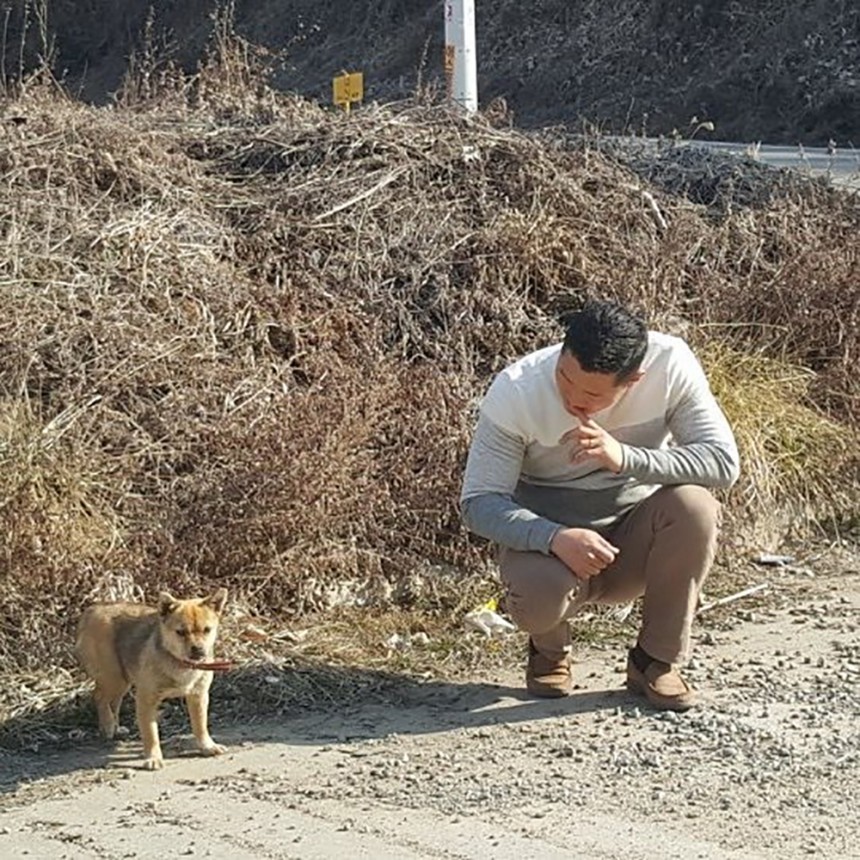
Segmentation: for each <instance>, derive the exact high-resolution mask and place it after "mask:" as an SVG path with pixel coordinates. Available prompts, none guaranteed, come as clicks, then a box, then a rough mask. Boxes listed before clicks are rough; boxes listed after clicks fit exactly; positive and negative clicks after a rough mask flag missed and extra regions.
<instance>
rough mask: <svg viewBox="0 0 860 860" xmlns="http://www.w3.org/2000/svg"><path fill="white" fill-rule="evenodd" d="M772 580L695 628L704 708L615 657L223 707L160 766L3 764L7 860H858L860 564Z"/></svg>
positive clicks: (119, 753) (604, 654) (88, 755)
mask: <svg viewBox="0 0 860 860" xmlns="http://www.w3.org/2000/svg"><path fill="white" fill-rule="evenodd" d="M763 579H767V580H769V581H770V583H771V586H770V588H769V589H768V591H767V595H768V596H767V597H766V598H765V597H764V596H763V595H756V596H754V597H750V598H745V599H741V600H738V601H736V602H734V603H732V604H729V605H726V606H723V607H720V608H719V609H715V610H713V612H711V613H706V614H705V615H703V616H702V618H701V620H700V622H699V623H698V624H697V627H696V636H697V648H696V656H695V658H694V661H693V663H692V665H691V667H690V669H689V676H690V678H691V680H692V681H693V683H694V684H695V686H697V688H698V689H699V690H700V691H701V695H702V706H701V707H700V708H699V709H697V710H695V711H692V712H690V713H688V714H685V715H680V716H679V715H673V714H658V713H654V712H651V711H649V710H648V709H647V708H645V707H643V705H642V702H641V701H639V700H638V699H636V698H634V697H632V696H631V695H630V694H628V693H627V692H625V691H624V690H623V688H622V679H623V674H622V671H623V657H624V655H623V651H622V650H621V649H618V648H614V647H610V646H602V647H600V646H592V647H590V648H589V649H588V650H585V651H583V652H581V653H579V654H578V655H577V667H576V673H577V681H578V686H577V689H576V691H575V693H574V694H573V695H572V696H571V697H570V698H568V699H566V700H562V701H539V700H530V699H529V698H527V697H526V696H525V695H524V693H523V691H522V689H521V674H520V669H519V667H512V668H511V670H510V671H509V672H506V673H504V674H503V675H501V676H492V677H481V678H477V677H476V678H474V680H472V681H471V682H470V683H461V684H453V683H440V682H427V683H423V684H415V683H414V682H409V683H404V684H403V685H402V687H398V686H397V685H395V686H393V687H389V688H387V689H386V690H385V691H384V692H382V693H379V692H377V693H374V694H373V695H368V696H367V697H366V698H363V699H361V700H358V701H354V700H349V701H344V702H343V703H341V704H339V705H337V706H333V707H331V708H328V709H326V710H324V711H318V712H313V713H299V714H293V715H291V716H287V717H285V718H284V719H283V720H281V721H279V722H278V723H271V722H258V721H257V720H256V719H255V717H254V714H253V708H252V707H250V708H249V714H248V720H247V721H245V722H243V723H235V722H234V723H228V724H224V722H223V721H219V715H218V711H217V707H216V709H215V713H214V714H213V734H214V736H215V738H216V740H219V741H220V742H222V743H226V744H228V745H229V747H230V751H229V753H228V754H227V755H226V756H223V757H221V758H217V759H203V758H198V757H196V756H195V755H194V754H193V752H192V751H191V749H190V745H189V742H188V741H189V739H188V738H187V737H180V738H176V739H174V740H172V741H170V742H169V743H168V744H167V748H166V755H167V756H168V759H169V760H168V763H167V767H166V768H165V769H164V770H163V771H160V772H154V773H150V772H146V771H142V770H140V769H139V766H140V750H139V746H138V743H137V741H136V739H135V738H134V737H132V739H130V740H128V741H126V742H124V743H122V744H120V745H119V746H117V747H115V748H112V749H108V748H107V747H105V746H102V745H99V744H98V743H97V742H96V741H94V740H87V741H86V742H83V743H82V744H81V745H80V746H78V747H77V748H75V749H57V750H56V751H54V752H44V751H43V752H41V753H40V754H38V755H34V754H20V753H15V754H12V753H10V752H5V753H3V752H0V856H2V857H8V858H13V857H14V858H17V857H23V856H27V857H38V858H69V860H76V858H111V860H113V858H150V857H153V858H154V857H164V856H181V855H188V856H193V855H198V856H206V857H223V858H328V857H345V856H351V857H373V858H398V860H402V858H476V857H492V858H517V860H524V858H541V860H544V858H554V857H559V858H561V857H585V858H626V860H628V858H629V860H634V858H643V860H644V858H655V857H657V858H674V857H677V858H681V857H684V858H745V860H748V858H780V860H783V858H791V857H806V856H818V857H826V858H847V857H860V848H859V847H858V844H860V843H858V837H860V833H858V830H857V814H856V810H857V805H856V802H857V801H856V799H857V797H858V794H860V720H858V717H860V636H858V625H860V569H858V567H857V566H856V565H855V564H851V565H848V569H845V570H842V571H839V572H834V573H833V574H832V575H831V574H818V575H808V574H805V573H803V572H782V571H774V572H772V573H770V574H769V575H768V576H766V577H765V576H763ZM214 697H215V699H216V702H217V697H218V691H217V681H216V687H215V688H214Z"/></svg>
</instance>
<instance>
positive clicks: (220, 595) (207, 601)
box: [203, 588, 227, 615]
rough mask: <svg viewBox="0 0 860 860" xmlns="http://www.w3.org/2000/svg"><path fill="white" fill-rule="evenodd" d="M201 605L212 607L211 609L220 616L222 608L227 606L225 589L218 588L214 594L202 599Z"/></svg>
mask: <svg viewBox="0 0 860 860" xmlns="http://www.w3.org/2000/svg"><path fill="white" fill-rule="evenodd" d="M203 605H204V606H210V607H212V609H214V610H215V611H216V612H217V613H218V614H219V615H220V614H221V613H222V612H223V611H224V607H225V606H226V605H227V589H226V588H219V589H218V590H217V591H216V592H215V593H214V594H210V595H209V597H205V598H204V599H203Z"/></svg>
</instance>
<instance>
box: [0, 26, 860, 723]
mask: <svg viewBox="0 0 860 860" xmlns="http://www.w3.org/2000/svg"><path fill="white" fill-rule="evenodd" d="M216 47H217V50H216V52H215V54H214V55H213V58H212V59H211V60H210V61H209V62H208V64H207V65H206V66H205V67H204V68H203V70H202V71H201V73H200V75H199V76H198V77H195V78H192V79H186V78H183V77H181V76H180V77H177V75H178V73H174V74H172V75H171V76H169V77H168V78H165V79H164V82H163V87H162V88H161V89H159V87H154V88H153V87H149V88H148V89H146V91H145V92H143V91H142V90H141V88H140V87H138V88H137V89H135V88H134V87H132V86H129V87H127V88H126V90H125V91H124V93H125V94H124V100H123V103H122V106H121V107H117V108H113V109H95V108H92V107H87V106H84V105H82V104H79V103H77V102H75V101H73V100H71V99H69V98H67V97H65V96H63V95H62V94H60V93H59V92H58V91H57V89H56V87H55V86H54V85H47V86H46V85H42V86H35V85H32V86H30V87H26V86H25V87H24V88H23V91H22V94H21V95H20V96H19V97H18V98H17V99H16V100H14V101H13V102H11V103H10V104H9V105H7V106H6V114H7V116H9V115H11V114H13V113H14V115H15V116H17V117H23V118H24V119H25V120H26V121H25V122H19V123H15V124H11V123H5V124H4V125H3V133H2V137H0V166H2V174H0V175H1V176H2V178H0V209H2V211H3V212H4V213H5V215H4V219H3V222H2V232H0V243H2V256H0V289H2V291H3V299H4V310H5V313H4V315H3V318H2V320H0V356H2V362H0V398H2V399H0V430H1V431H2V436H0V457H2V468H0V528H2V529H3V532H4V534H5V536H6V541H5V554H4V556H3V558H2V568H0V587H2V595H3V599H2V604H0V658H2V659H3V661H4V666H5V667H6V671H8V672H10V673H15V672H19V673H26V672H34V671H36V670H41V669H44V668H45V667H46V666H55V665H62V666H68V665H70V658H69V652H68V643H69V642H70V640H71V635H72V629H73V625H74V621H75V618H76V616H77V614H78V612H79V611H80V609H81V607H82V605H83V604H84V603H85V602H87V601H88V600H91V599H93V597H97V596H104V595H105V594H106V593H108V592H110V590H111V588H114V585H115V584H116V583H117V582H120V583H125V586H124V588H125V590H126V591H127V592H129V593H133V594H137V595H140V594H146V595H147V596H149V597H150V598H151V596H152V594H153V593H154V591H155V590H156V589H157V588H159V587H165V586H167V587H171V588H174V589H177V590H178V591H182V592H189V593H196V592H200V591H204V590H206V589H208V588H211V587H212V586H214V585H215V584H225V585H227V586H229V587H230V589H231V591H232V593H233V595H234V596H235V597H236V598H237V599H238V600H240V601H241V602H242V604H243V605H245V606H246V607H247V610H248V612H250V613H252V614H257V615H261V616H263V617H265V618H278V617H291V616H292V617H295V616H301V615H303V614H307V613H311V612H317V613H319V612H325V611H326V610H327V609H329V608H330V607H331V606H332V605H333V604H336V603H338V602H339V601H341V602H342V596H343V593H344V592H352V593H359V592H361V593H362V594H366V595H368V596H367V598H366V599H367V601H368V602H369V603H370V604H372V605H374V606H376V607H378V608H379V607H382V608H385V607H397V606H407V607H408V606H410V605H412V604H411V601H412V600H413V598H414V592H415V591H416V589H418V590H419V591H420V590H421V589H425V590H426V589H427V588H428V585H427V583H428V582H432V581H433V579H434V577H435V576H436V574H435V573H433V570H436V569H438V566H443V567H445V568H448V569H450V568H454V569H457V570H460V571H462V572H463V574H464V575H466V574H469V575H474V576H477V577H478V581H479V582H484V581H485V577H486V576H487V575H488V571H490V570H491V566H492V565H491V557H490V554H489V553H488V551H487V549H486V547H484V546H483V545H482V544H481V543H480V542H477V541H474V540H470V539H469V538H468V537H467V536H466V534H465V533H464V531H463V529H462V527H461V525H460V524H459V519H458V513H457V505H456V499H457V493H458V489H459V480H460V474H461V469H462V465H463V460H464V456H465V452H466V448H467V444H468V438H469V433H470V429H471V426H472V421H473V418H474V411H475V406H476V403H477V400H478V398H479V397H480V394H481V392H482V390H483V389H484V387H485V386H486V384H487V383H488V381H489V379H490V377H491V375H492V374H493V373H494V372H495V371H496V370H498V369H500V368H501V367H502V366H504V365H505V364H506V363H507V362H509V361H510V360H512V359H513V358H515V357H516V356H518V355H519V354H521V353H523V352H525V351H527V350H530V349H533V348H535V347H537V346H538V345H542V344H544V343H546V342H548V341H550V340H551V339H554V338H556V337H558V334H559V325H558V317H559V315H560V314H562V313H563V312H564V311H565V310H567V309H570V308H572V307H575V306H576V305H577V304H578V303H579V302H581V301H582V300H583V298H584V297H586V296H587V295H594V294H600V295H604V296H612V297H616V298H618V299H621V300H624V301H627V302H630V303H633V304H636V305H638V306H640V307H643V308H645V309H647V311H648V313H649V315H650V316H651V318H652V320H654V321H655V323H656V324H659V325H672V326H678V325H681V326H682V327H683V328H684V330H685V331H686V332H687V334H688V335H689V337H690V339H691V340H692V341H693V342H694V343H695V344H696V345H697V346H698V347H700V348H701V349H702V354H703V355H704V356H705V357H706V358H707V362H708V364H709V365H710V367H711V368H712V370H713V372H714V374H715V382H716V385H717V387H718V390H719V393H720V396H721V398H722V399H723V401H724V403H725V404H726V408H727V410H728V411H729V412H730V413H731V414H732V417H733V419H734V421H735V423H736V426H737V428H738V433H739V436H740V439H741V442H742V445H743V447H744V450H745V453H746V455H747V457H746V473H745V477H744V479H743V482H742V484H741V486H740V487H739V488H738V490H737V491H736V492H735V493H734V494H733V495H732V496H731V497H730V499H729V501H730V502H731V503H732V505H734V509H735V510H737V511H739V512H741V513H742V515H743V519H740V518H739V519H738V520H737V521H736V522H737V523H738V524H740V523H742V522H748V521H749V519H750V518H751V517H752V518H755V517H758V518H759V520H760V521H763V520H762V518H763V517H766V516H769V515H772V514H773V511H774V505H778V506H782V505H783V504H784V503H790V504H789V505H788V508H790V509H791V511H792V519H793V520H796V519H797V516H798V510H799V511H800V513H802V514H803V516H804V522H809V521H810V520H812V519H819V518H821V517H822V516H833V517H836V516H851V515H854V516H856V511H857V495H856V491H857V481H856V478H857V470H856V466H857V462H856V450H857V448H856V444H855V441H856V437H855V436H853V429H852V428H853V426H854V422H855V421H856V419H857V417H858V416H860V397H858V383H857V381H856V376H855V374H854V372H853V368H854V367H855V366H857V363H858V361H860V341H858V335H857V331H858V326H857V314H858V301H860V299H858V295H860V290H858V284H857V274H856V273H857V271H858V267H857V265H856V263H857V260H856V255H857V247H856V242H852V241H850V240H851V237H852V236H853V237H854V238H856V231H857V228H858V226H860V212H858V205H857V201H856V199H853V198H850V197H848V196H840V195H837V194H832V193H830V192H827V191H825V190H823V189H821V188H820V187H818V186H815V185H809V186H808V187H807V186H803V185H799V186H794V185H792V186H791V187H790V189H789V190H788V191H786V192H785V195H783V196H780V197H777V198H775V199H773V200H772V201H771V202H770V203H769V204H768V205H767V206H766V207H765V208H754V207H753V208H750V207H741V208H738V209H736V210H733V211H728V210H726V208H725V207H723V208H722V210H721V215H720V217H718V218H714V217H713V213H711V212H710V211H709V210H708V209H707V208H706V207H703V206H702V205H696V204H693V203H691V202H690V201H689V200H688V199H686V198H685V197H683V196H680V197H676V196H671V195H669V194H668V193H664V192H661V191H660V190H659V189H657V188H651V191H649V192H648V193H649V194H650V193H653V200H654V201H655V204H656V205H657V206H658V207H659V210H660V212H661V214H662V216H663V218H664V220H665V222H666V225H667V226H666V228H665V229H663V228H662V227H661V226H660V224H659V223H658V221H657V220H655V217H654V212H653V208H651V207H649V205H646V198H644V197H643V195H642V191H643V190H646V191H647V190H648V187H647V186H645V185H644V184H643V183H642V181H641V180H640V179H637V177H635V176H634V175H633V174H632V173H630V172H629V171H628V170H626V169H625V168H624V167H623V166H621V165H619V164H618V163H616V162H615V161H613V160H612V159H611V158H609V157H607V156H605V155H602V154H600V153H599V152H596V151H594V150H593V149H591V148H590V147H588V146H575V147H571V146H569V145H567V144H562V143H559V142H553V141H552V140H547V139H535V138H532V137H529V136H526V135H524V134H521V133H518V132H516V131H513V130H499V129H496V128H493V127H492V126H491V125H490V124H489V123H488V122H486V121H484V120H483V119H482V118H481V117H477V118H472V119H469V118H465V117H462V116H459V115H455V114H452V113H450V112H448V111H447V110H446V109H444V108H442V107H432V106H431V107H428V106H421V105H413V104H409V103H404V104H398V105H395V106H391V107H385V108H382V107H377V106H368V107H367V108H365V109H363V110H361V111H359V112H357V113H355V114H354V115H352V116H349V117H347V116H344V115H342V114H336V113H332V112H328V111H325V110H322V109H320V108H318V107H316V106H314V105H311V104H308V103H305V102H302V101H301V100H299V99H296V98H293V97H290V96H283V95H276V94H275V93H273V92H271V91H270V90H268V89H266V88H265V86H264V85H262V84H261V83H260V82H259V81H257V82H256V83H254V85H253V87H252V88H251V89H249V80H251V78H250V77H248V76H243V75H241V74H238V73H237V70H236V66H235V63H237V62H238V60H237V59H236V56H237V55H236V53H235V51H237V50H239V51H240V59H241V57H243V56H245V54H242V53H241V51H244V50H245V49H244V48H243V47H242V46H239V48H237V47H236V46H235V44H234V43H231V42H230V41H229V39H227V38H226V37H224V41H222V43H220V44H219V45H218V46H216ZM231 52H232V53H231ZM221 71H223V75H224V77H223V81H222V83H223V86H221V87H218V86H217V85H216V84H217V81H218V74H219V73H220V72H221ZM135 94H137V96H138V97H139V98H138V97H135ZM798 368H803V369H802V370H800V369H798ZM799 380H800V381H802V384H801V382H800V381H799ZM798 494H799V495H800V496H802V501H803V504H802V505H800V506H798V505H795V504H794V502H795V500H796V499H795V497H796V496H798ZM428 564H429V565H434V566H437V567H435V568H429V569H428ZM428 571H429V572H428ZM114 590H115V589H114ZM431 593H432V589H431ZM410 594H412V595H413V596H412V597H410ZM380 595H383V597H380ZM374 601H375V602H374ZM460 609H462V607H459V608H458V610H457V611H458V612H459V610H460ZM449 621H450V623H452V624H453V623H459V622H456V618H455V616H454V615H452V616H450V618H449ZM445 623H446V624H447V623H449V622H445ZM443 626H444V625H443ZM9 677H10V679H11V678H12V677H13V676H12V675H10V676H9ZM16 683H17V682H16ZM0 717H2V713H0Z"/></svg>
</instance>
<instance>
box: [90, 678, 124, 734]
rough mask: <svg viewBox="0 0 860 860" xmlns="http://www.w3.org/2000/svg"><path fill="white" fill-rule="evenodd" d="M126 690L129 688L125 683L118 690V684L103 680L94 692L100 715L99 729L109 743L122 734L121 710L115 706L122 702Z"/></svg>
mask: <svg viewBox="0 0 860 860" xmlns="http://www.w3.org/2000/svg"><path fill="white" fill-rule="evenodd" d="M126 689H127V686H126V685H125V683H124V682H123V683H122V686H121V687H119V688H117V685H116V684H114V683H112V682H110V681H104V680H101V681H99V682H98V683H97V684H96V688H95V690H94V691H93V699H94V700H95V703H96V711H97V712H98V715H99V728H100V729H101V732H102V734H103V735H104V736H105V738H107V739H108V740H109V741H112V740H113V739H114V738H115V737H116V736H117V735H118V734H120V735H121V734H122V730H121V729H120V725H119V708H118V707H115V706H114V704H115V703H116V702H122V697H123V696H124V695H125V692H126Z"/></svg>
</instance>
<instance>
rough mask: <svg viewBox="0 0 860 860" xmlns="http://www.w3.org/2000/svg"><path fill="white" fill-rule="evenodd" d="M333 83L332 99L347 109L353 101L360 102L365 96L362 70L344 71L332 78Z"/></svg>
mask: <svg viewBox="0 0 860 860" xmlns="http://www.w3.org/2000/svg"><path fill="white" fill-rule="evenodd" d="M331 84H332V100H333V101H334V103H335V104H336V105H342V106H343V108H344V109H345V110H347V111H348V110H349V106H350V105H351V104H352V103H353V102H360V101H361V100H362V99H363V98H364V75H363V74H362V73H361V72H352V73H346V72H344V74H342V75H338V76H337V77H336V78H334V79H332V82H331Z"/></svg>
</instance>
